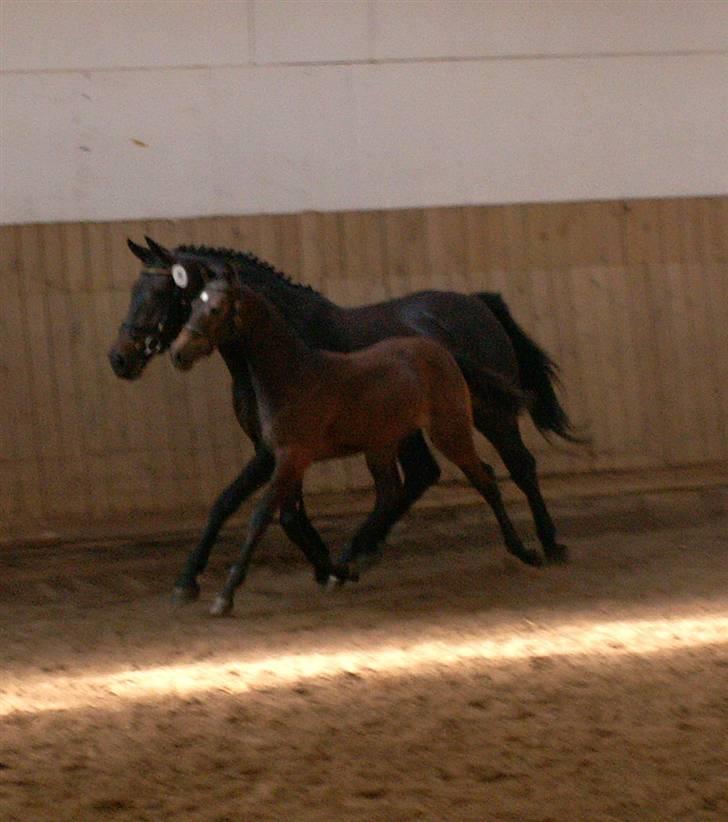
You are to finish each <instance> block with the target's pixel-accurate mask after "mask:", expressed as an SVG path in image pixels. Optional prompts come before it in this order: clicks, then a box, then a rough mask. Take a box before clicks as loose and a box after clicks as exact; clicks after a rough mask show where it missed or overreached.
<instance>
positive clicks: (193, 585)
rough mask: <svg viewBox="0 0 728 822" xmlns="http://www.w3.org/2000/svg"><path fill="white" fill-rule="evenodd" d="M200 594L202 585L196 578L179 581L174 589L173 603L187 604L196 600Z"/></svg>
mask: <svg viewBox="0 0 728 822" xmlns="http://www.w3.org/2000/svg"><path fill="white" fill-rule="evenodd" d="M199 596H200V586H199V583H198V582H196V581H195V580H192V581H189V580H185V581H179V582H177V583H176V585H175V586H174V589H173V590H172V603H173V604H174V605H186V604H187V603H189V602H195V601H196V600H197V599H199Z"/></svg>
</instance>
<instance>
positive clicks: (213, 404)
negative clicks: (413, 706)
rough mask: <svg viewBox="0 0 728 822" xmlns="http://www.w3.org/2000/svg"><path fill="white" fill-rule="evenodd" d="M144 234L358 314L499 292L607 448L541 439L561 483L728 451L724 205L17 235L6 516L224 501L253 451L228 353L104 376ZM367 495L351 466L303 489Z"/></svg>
mask: <svg viewBox="0 0 728 822" xmlns="http://www.w3.org/2000/svg"><path fill="white" fill-rule="evenodd" d="M145 233H147V234H150V235H151V236H153V237H154V238H155V239H157V240H159V241H161V242H163V243H166V244H171V245H174V244H177V243H206V244H210V245H226V246H232V247H235V248H242V249H246V250H251V251H254V252H255V253H257V254H259V255H260V256H262V257H263V258H265V259H267V260H269V261H271V262H272V263H274V264H275V265H276V266H278V267H279V268H281V269H282V270H284V271H285V272H287V273H289V274H290V275H291V276H293V277H294V278H297V279H300V280H302V281H303V282H306V283H309V284H311V285H313V286H314V287H316V288H318V289H320V290H321V291H322V292H324V293H325V294H326V295H327V296H329V297H330V298H332V299H333V300H335V301H339V302H341V303H345V304H356V303H361V302H367V301H374V300H378V299H382V298H386V297H390V296H394V295H397V294H402V293H405V292H408V291H413V290H417V289H422V288H430V287H436V288H446V289H454V290H457V291H464V292H469V291H476V290H482V289H491V290H496V291H500V292H502V293H503V295H504V297H505V298H506V300H507V301H508V303H509V305H510V306H511V309H512V311H513V314H514V316H515V317H516V319H517V320H518V321H519V322H520V323H521V324H522V325H523V326H524V328H526V329H527V330H528V331H529V332H530V333H531V334H532V335H533V336H534V337H535V338H536V340H538V341H539V342H540V343H541V344H543V345H544V346H545V347H546V348H547V349H548V350H549V351H550V352H551V353H552V354H553V356H554V357H555V359H556V360H557V362H559V363H560V365H561V368H562V376H563V382H564V387H565V394H564V402H565V405H566V407H567V409H568V410H569V412H570V413H571V414H572V416H573V418H574V420H575V422H576V423H577V425H578V426H579V427H580V428H581V429H582V430H583V431H584V432H586V433H588V434H589V435H590V436H591V437H592V440H593V444H592V447H591V448H586V449H585V448H580V449H578V448H571V447H568V448H566V447H563V446H558V447H557V448H554V447H551V446H549V445H548V444H546V443H545V442H544V441H543V440H542V439H540V438H539V437H538V436H536V435H535V433H534V432H533V430H532V429H529V430H528V432H527V433H528V438H529V441H530V442H531V443H532V444H533V446H534V449H535V451H536V454H537V456H538V458H539V461H540V465H541V468H542V470H543V471H544V472H547V473H554V472H556V473H558V472H573V471H599V470H606V469H625V468H649V467H652V466H654V467H665V466H671V465H685V464H699V463H705V462H712V461H717V460H725V459H728V430H726V429H727V428H728V198H700V199H674V200H649V201H628V202H592V203H573V204H541V205H521V206H504V207H463V208H428V209H420V210H403V211H370V212H346V213H304V214H292V215H268V216H256V217H223V218H206V219H198V220H180V221H175V222H171V221H149V222H142V221H137V222H123V223H120V222H114V223H103V224H100V223H84V224H43V225H20V226H4V227H2V228H0V266H1V267H2V268H1V271H0V299H1V305H2V313H1V314H0V374H1V376H2V383H1V385H2V387H1V389H0V421H1V422H0V506H1V508H2V516H3V519H4V521H6V522H15V523H21V524H22V523H26V522H27V523H35V524H38V523H42V522H44V521H52V520H57V519H58V518H63V517H76V516H78V517H88V518H93V519H103V518H104V517H108V516H111V515H114V516H118V515H124V514H126V513H128V514H133V513H135V512H143V511H146V512H158V511H176V510H186V509H191V508H196V507H199V506H203V505H207V504H208V503H209V502H210V501H211V500H212V499H213V498H214V496H215V494H216V492H217V491H218V490H220V489H221V487H222V486H223V485H224V483H225V482H227V481H228V479H232V477H233V476H234V475H235V473H236V472H237V470H238V469H239V468H240V467H241V466H242V464H243V462H244V460H245V459H246V457H247V455H248V454H249V453H250V449H249V446H248V444H247V442H246V441H245V439H244V437H243V436H242V434H241V433H240V432H239V431H238V429H237V428H236V425H235V422H234V419H233V415H232V412H231V408H230V404H229V390H228V381H227V376H226V374H225V372H224V369H223V367H222V365H221V363H220V362H219V361H218V360H217V359H214V360H211V361H209V362H206V363H205V364H203V365H201V366H199V367H198V368H196V369H195V370H194V371H193V372H191V373H190V374H189V375H181V374H179V373H177V372H175V371H174V370H173V368H172V367H171V364H170V363H169V362H168V361H167V359H166V358H161V359H158V360H157V361H154V362H153V363H152V364H151V365H150V366H149V367H148V369H147V372H146V373H145V375H144V377H143V379H141V380H139V381H137V382H135V383H127V382H123V381H121V380H118V379H116V378H115V377H114V376H113V374H112V372H111V369H110V368H109V365H108V363H107V360H106V351H107V348H108V346H109V344H110V342H111V341H112V339H113V338H114V336H115V334H116V329H117V326H118V324H119V322H120V320H121V319H122V317H123V315H124V313H125V311H126V307H127V303H128V297H129V287H130V284H131V283H132V281H133V280H134V278H135V276H136V274H137V272H138V267H137V263H136V260H135V259H134V258H133V257H132V255H131V254H130V253H129V252H128V250H127V248H126V237H127V236H130V237H132V238H136V239H137V240H138V241H140V240H141V237H142V235H143V234H145ZM483 449H484V453H485V454H490V451H489V450H488V448H487V446H485V445H484V446H483ZM498 468H499V470H500V466H498ZM448 476H454V474H452V473H449V474H448ZM367 484H368V479H367V475H366V473H365V471H364V470H363V467H362V463H361V460H351V461H347V462H345V463H336V464H329V465H325V466H321V467H318V468H316V469H315V471H314V472H313V473H312V475H311V478H310V480H309V483H308V487H309V488H312V489H340V488H352V487H358V486H362V485H367Z"/></svg>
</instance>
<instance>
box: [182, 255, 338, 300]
mask: <svg viewBox="0 0 728 822" xmlns="http://www.w3.org/2000/svg"><path fill="white" fill-rule="evenodd" d="M175 253H181V254H189V255H191V256H194V257H199V258H202V260H204V259H205V258H210V257H214V258H215V259H216V260H222V261H223V262H226V263H229V264H230V265H232V266H233V269H234V270H235V273H236V274H242V276H243V278H244V280H245V279H248V278H250V279H253V280H255V281H256V282H257V283H259V284H260V285H262V286H274V287H275V286H279V285H284V286H287V287H289V288H292V289H296V290H297V291H300V290H303V291H307V292H309V294H311V295H315V296H316V297H318V298H319V299H321V300H324V301H326V302H328V300H326V297H324V296H323V294H321V293H320V292H318V291H316V289H315V288H313V287H312V286H310V285H305V284H304V283H297V282H295V281H294V280H292V279H291V278H290V277H289V276H288V275H287V274H284V273H283V272H282V271H280V270H279V269H277V268H276V267H275V266H273V265H271V263H269V262H266V261H265V260H261V259H260V257H257V256H256V255H255V254H253V253H252V252H250V251H236V250H235V249H232V248H213V247H212V246H207V245H180V246H177V248H175ZM241 269H242V270H241ZM244 280H243V281H244Z"/></svg>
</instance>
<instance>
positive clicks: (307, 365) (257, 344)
mask: <svg viewBox="0 0 728 822" xmlns="http://www.w3.org/2000/svg"><path fill="white" fill-rule="evenodd" d="M248 300H249V301H250V307H249V309H248V310H249V316H248V318H247V319H246V321H245V323H244V326H243V328H242V330H239V329H236V334H237V336H238V339H239V340H240V341H241V342H242V350H243V351H244V356H245V360H246V361H247V367H248V369H249V372H250V375H251V377H252V380H253V385H254V388H255V392H256V395H257V396H258V398H259V400H264V401H266V403H267V404H268V405H269V406H270V407H271V408H273V409H275V408H278V407H280V406H281V405H282V404H283V403H284V402H285V400H286V398H287V396H288V395H289V394H290V391H291V386H292V385H293V384H295V382H296V381H297V380H299V379H300V377H301V375H302V372H305V371H311V370H313V369H314V368H315V366H316V364H317V362H318V360H319V359H320V354H319V353H318V352H316V351H314V350H312V349H311V348H309V347H308V346H307V345H306V343H305V342H304V341H303V340H302V339H301V337H300V336H299V335H298V334H297V333H296V332H295V331H294V330H293V328H292V327H291V326H290V325H289V323H288V322H287V321H286V320H285V318H284V317H283V315H282V314H281V312H280V311H279V310H278V309H277V308H276V307H275V305H273V304H272V303H271V302H270V301H268V300H266V299H265V298H263V297H261V296H260V295H259V294H256V293H255V292H250V293H249V295H248ZM223 356H225V354H224V353H223ZM226 362H227V359H226ZM228 367H230V365H229V364H228Z"/></svg>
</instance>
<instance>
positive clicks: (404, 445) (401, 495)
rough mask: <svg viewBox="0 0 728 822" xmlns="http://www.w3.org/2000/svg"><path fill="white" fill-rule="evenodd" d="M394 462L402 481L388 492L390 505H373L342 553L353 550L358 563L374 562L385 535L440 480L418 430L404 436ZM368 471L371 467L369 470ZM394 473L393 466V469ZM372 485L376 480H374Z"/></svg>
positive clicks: (379, 555)
mask: <svg viewBox="0 0 728 822" xmlns="http://www.w3.org/2000/svg"><path fill="white" fill-rule="evenodd" d="M397 460H398V461H399V463H400V465H401V466H402V474H403V475H404V482H399V475H397V479H398V483H397V488H396V491H394V490H393V491H392V494H393V496H392V497H390V501H391V504H385V503H384V500H382V504H377V507H376V508H375V510H374V511H372V513H371V515H370V516H369V517H368V518H367V519H366V521H365V522H364V523H363V524H362V526H361V527H360V528H359V529H358V530H357V532H356V533H355V534H354V536H353V537H352V539H351V542H350V543H349V546H348V547H347V549H346V551H352V550H353V551H354V553H357V554H359V555H360V556H361V561H362V564H364V563H366V562H367V560H365V559H364V557H369V558H370V559H371V560H372V563H371V564H373V563H374V562H377V561H378V559H379V558H381V555H382V544H383V543H384V541H385V540H386V538H387V535H388V534H389V532H390V531H391V530H392V528H393V527H394V526H395V525H396V523H397V522H398V520H400V519H401V518H402V517H403V516H404V515H405V514H406V513H407V511H409V509H410V508H411V507H412V506H413V505H414V504H415V502H417V500H418V499H419V498H420V497H421V496H422V495H423V494H424V493H425V491H426V490H427V489H428V488H430V486H432V485H434V484H435V483H436V482H437V481H438V480H439V478H440V466H439V465H438V464H437V462H436V461H435V458H434V457H433V456H432V453H431V452H430V449H429V448H428V446H427V443H426V442H425V438H424V436H423V435H422V432H421V431H418V432H417V433H415V434H412V435H411V436H409V437H407V438H406V439H405V440H403V441H402V442H401V443H400V445H399V450H398V452H397ZM369 470H370V471H371V467H370V469H369ZM395 470H396V466H395ZM374 481H375V485H376V477H375V478H374Z"/></svg>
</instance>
